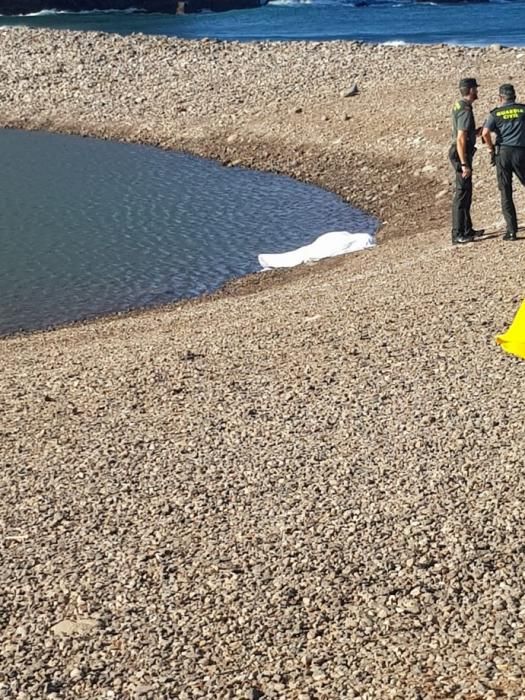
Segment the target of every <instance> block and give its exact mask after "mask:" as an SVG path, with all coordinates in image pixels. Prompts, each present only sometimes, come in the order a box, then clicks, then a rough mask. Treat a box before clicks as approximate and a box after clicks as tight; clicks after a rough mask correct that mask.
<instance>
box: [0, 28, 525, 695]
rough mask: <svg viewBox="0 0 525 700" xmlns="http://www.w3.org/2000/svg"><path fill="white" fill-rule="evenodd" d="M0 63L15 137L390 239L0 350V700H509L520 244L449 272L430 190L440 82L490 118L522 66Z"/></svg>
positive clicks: (441, 198)
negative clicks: (99, 154)
mask: <svg viewBox="0 0 525 700" xmlns="http://www.w3.org/2000/svg"><path fill="white" fill-rule="evenodd" d="M0 45H1V46H0V73H1V76H2V84H1V86H0V95H1V99H0V104H1V105H2V107H1V112H2V115H1V118H2V122H1V123H3V124H4V125H6V124H9V125H12V126H25V127H27V128H38V127H45V128H49V129H56V130H62V131H68V130H70V131H76V132H80V133H90V134H96V135H104V136H106V137H108V138H109V137H115V138H122V139H129V140H142V141H145V142H149V143H152V142H158V143H159V144H161V145H162V146H165V147H170V146H173V147H182V148H186V149H190V150H192V151H193V152H197V153H204V154H208V155H213V156H215V157H219V158H222V159H223V160H224V161H229V162H232V161H237V160H238V161H240V162H242V163H245V164H247V165H253V166H257V167H266V168H268V169H271V170H276V171H282V172H289V173H291V174H295V175H296V176H298V177H302V179H308V180H310V181H315V182H319V183H321V184H324V185H325V186H327V187H330V188H332V189H334V190H336V191H339V192H341V193H342V194H344V195H345V196H347V197H348V198H349V199H350V200H351V201H352V202H353V203H357V204H359V205H361V206H363V207H364V206H366V207H367V209H368V210H370V211H373V212H375V213H376V214H377V215H379V216H380V217H381V218H382V220H383V221H386V222H387V223H386V224H385V225H384V226H383V228H382V232H381V235H382V240H383V243H382V244H381V245H380V246H379V247H378V248H376V249H374V250H371V251H365V252H363V253H358V254H355V255H352V256H347V257H345V258H343V259H339V260H337V261H332V262H328V263H326V264H318V265H315V266H311V267H306V268H303V269H301V270H299V271H297V272H292V273H280V274H270V275H258V276H255V277H252V278H248V279H247V280H242V281H239V282H237V283H234V284H231V285H229V287H228V288H227V289H226V290H225V292H224V293H223V294H219V295H215V296H213V297H211V298H207V299H206V298H205V299H201V300H197V301H194V302H192V303H184V304H180V305H177V306H173V307H169V308H166V309H159V310H153V311H151V310H150V311H148V312H144V313H137V314H134V315H130V316H127V317H122V318H113V319H100V320H99V321H96V322H94V323H90V324H85V325H80V326H77V327H71V328H64V329H61V330H57V331H54V332H48V333H35V334H33V335H31V336H28V337H12V338H7V339H4V340H2V341H0V363H1V365H2V367H3V371H2V373H1V375H0V377H1V378H0V381H1V388H2V391H1V393H0V415H1V416H2V420H1V423H0V433H1V442H0V459H1V465H2V469H1V472H0V474H1V476H0V493H1V499H0V518H1V520H0V522H1V526H2V539H1V543H2V562H3V566H2V568H1V569H0V587H1V596H0V624H1V625H2V628H3V631H2V637H1V647H0V649H1V653H0V697H4V698H16V699H17V700H22V699H25V700H33V698H55V699H61V698H87V699H95V698H96V699H97V700H98V699H99V698H100V699H102V698H104V699H105V698H107V699H110V698H114V699H120V698H122V699H128V698H129V699H131V698H146V700H148V699H150V700H151V699H157V698H162V699H163V698H177V699H180V700H187V699H193V698H220V699H221V700H223V699H230V698H244V699H246V700H247V699H251V700H255V699H258V698H263V697H264V698H272V699H279V700H281V699H282V700H313V699H317V698H319V699H321V698H329V699H334V700H335V699H339V698H345V699H346V698H361V699H362V700H371V699H373V700H376V699H377V700H388V699H398V700H416V699H419V700H421V699H425V700H438V699H441V698H452V697H453V698H456V699H462V700H474V699H484V698H498V697H503V698H515V699H519V698H523V697H524V696H525V677H524V675H523V673H524V661H523V658H524V656H523V653H524V640H525V636H524V628H523V620H524V618H525V580H524V576H523V572H524V570H525V549H524V547H523V521H524V514H525V513H524V505H523V503H524V491H525V481H524V479H523V477H522V474H521V469H522V467H523V443H524V437H525V436H524V432H525V427H524V421H523V418H524V415H523V413H524V411H523V396H524V390H525V386H524V384H525V372H524V368H525V365H524V364H523V362H522V361H520V360H518V359H516V358H513V357H511V356H509V355H506V354H505V353H503V352H502V351H501V349H499V348H498V347H497V346H496V345H495V343H494V335H495V334H496V333H497V332H500V331H502V330H504V329H505V328H506V327H507V326H508V324H509V322H510V321H511V319H512V317H513V314H514V312H515V311H516V309H517V306H518V304H519V302H520V300H521V297H522V294H523V292H522V278H523V269H524V265H525V244H524V243H522V242H518V243H516V244H504V243H503V241H501V239H500V238H491V239H488V240H485V241H482V242H480V243H476V244H473V245H468V246H465V247H462V248H459V249H458V248H452V247H451V246H450V244H449V221H448V219H449V193H450V186H449V177H450V173H449V172H448V171H447V169H446V164H445V163H444V157H445V152H446V146H447V139H448V130H449V125H448V112H449V108H450V103H451V100H452V99H453V98H454V96H455V95H454V87H455V83H456V82H457V77H458V75H460V74H465V73H467V72H468V73H473V74H475V75H477V77H478V79H479V80H480V82H481V83H482V84H483V86H487V87H486V88H485V87H484V88H483V89H484V90H485V92H484V93H482V94H483V100H484V102H483V103H482V105H481V107H480V110H479V111H480V113H482V112H483V109H485V108H488V106H489V97H490V95H489V91H490V90H492V91H494V89H495V87H496V86H497V84H498V83H500V82H503V81H504V80H507V79H509V78H510V76H512V79H513V80H514V81H515V83H516V84H517V86H518V87H519V86H520V81H521V84H523V85H524V86H525V80H523V78H524V77H525V76H524V70H525V69H524V68H523V67H522V61H521V58H522V54H519V53H518V52H516V51H511V50H506V49H497V48H496V47H494V48H492V49H486V50H481V49H479V50H478V49H476V50H463V49H452V48H444V47H427V48H423V47H414V48H413V49H406V48H403V49H400V48H397V47H373V46H362V45H358V44H351V43H350V44H345V43H338V42H334V43H333V44H301V43H297V44H293V45H286V44H277V45H270V44H265V43H262V44H255V45H237V44H231V45H226V44H220V43H218V42H209V41H205V42H195V43H191V42H177V41H172V40H168V39H158V38H157V39H155V38H144V37H136V36H135V37H129V38H127V39H122V38H118V37H104V36H103V35H100V34H96V35H89V34H85V35H84V34H83V35H81V34H73V33H57V32H44V31H31V32H29V31H28V30H22V29H18V30H10V31H5V32H2V33H1V34H0ZM53 56H54V58H53ZM130 57H134V63H130ZM175 69H176V70H175ZM170 73H176V78H174V80H173V82H169V81H168V82H166V76H167V75H168V74H170ZM225 76H226V78H227V79H226V78H225ZM341 76H343V78H342V77H341ZM425 76H426V78H425ZM350 77H351V78H352V80H353V79H357V80H358V83H359V84H360V85H361V93H360V94H359V95H358V96H356V97H352V98H343V97H341V96H340V94H339V93H340V91H341V90H343V89H344V88H345V86H346V87H348V83H351V82H352V80H350V79H349V78H350ZM347 79H348V80H347ZM155 85H156V86H157V92H153V88H154V86H155ZM414 86H416V87H417V92H414ZM451 86H452V87H451ZM146 87H147V90H146ZM62 95H63V98H61V96H62ZM480 101H481V100H480ZM299 109H301V110H302V111H297V110H299ZM97 110H98V111H97ZM345 115H346V117H348V118H346V117H345ZM487 161H488V158H487V156H486V155H485V154H483V155H481V156H480V157H479V163H480V165H479V168H478V171H479V173H478V190H477V198H476V202H475V205H474V212H475V214H476V215H477V216H476V218H475V223H476V224H477V225H478V226H479V225H481V224H487V225H488V226H489V227H490V228H491V230H494V231H496V230H498V227H500V225H501V221H500V215H499V205H498V201H497V199H496V189H495V185H494V182H493V172H491V171H490V168H489V166H488V163H487ZM522 197H523V195H522V193H520V199H519V200H518V201H519V202H520V205H521V206H522V210H523V199H522ZM367 203H368V205H367Z"/></svg>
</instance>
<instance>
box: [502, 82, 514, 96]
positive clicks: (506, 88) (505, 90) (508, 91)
mask: <svg viewBox="0 0 525 700" xmlns="http://www.w3.org/2000/svg"><path fill="white" fill-rule="evenodd" d="M499 94H500V95H501V96H502V97H506V98H507V99H509V100H513V99H514V98H515V97H516V90H514V85H512V84H511V83H503V85H500V86H499Z"/></svg>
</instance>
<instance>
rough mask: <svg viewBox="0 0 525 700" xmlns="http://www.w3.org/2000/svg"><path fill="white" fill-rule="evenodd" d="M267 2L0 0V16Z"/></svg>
mask: <svg viewBox="0 0 525 700" xmlns="http://www.w3.org/2000/svg"><path fill="white" fill-rule="evenodd" d="M266 1H267V0H0V15H27V14H29V13H34V12H42V11H43V10H61V11H66V12H81V11H84V12H85V11H88V10H128V9H132V8H134V9H137V10H142V11H143V12H164V13H170V14H173V13H183V12H200V11H201V10H212V11H214V12H221V11H224V10H234V9H242V8H250V7H260V6H261V5H264V4H265V2H266Z"/></svg>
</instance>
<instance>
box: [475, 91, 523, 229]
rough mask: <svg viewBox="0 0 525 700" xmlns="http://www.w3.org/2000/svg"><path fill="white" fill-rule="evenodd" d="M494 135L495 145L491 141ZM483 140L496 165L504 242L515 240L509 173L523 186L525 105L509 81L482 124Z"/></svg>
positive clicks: (514, 221)
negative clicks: (519, 100) (505, 225)
mask: <svg viewBox="0 0 525 700" xmlns="http://www.w3.org/2000/svg"><path fill="white" fill-rule="evenodd" d="M492 132H494V133H495V134H496V144H494V143H493V142H492ZM483 140H484V141H485V143H486V144H487V146H488V148H489V151H490V157H491V162H492V164H493V165H494V164H495V165H496V175H497V178H498V187H499V191H500V194H501V209H502V211H503V216H504V217H505V223H506V224H507V230H506V232H505V234H504V236H503V240H505V241H515V240H516V237H517V232H518V218H517V216H516V207H515V206H514V201H513V199H512V175H513V173H515V174H516V175H517V177H518V180H519V181H520V182H521V184H522V185H525V105H522V104H519V103H518V102H516V92H515V90H514V86H513V85H511V84H510V83H505V84H504V85H501V87H500V89H499V107H496V108H495V109H493V110H492V111H491V113H490V114H489V116H488V117H487V120H486V121H485V124H484V125H483Z"/></svg>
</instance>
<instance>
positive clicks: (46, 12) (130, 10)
mask: <svg viewBox="0 0 525 700" xmlns="http://www.w3.org/2000/svg"><path fill="white" fill-rule="evenodd" d="M135 12H142V13H143V12H144V10H141V9H140V8H139V7H128V8H127V9H125V10H78V11H75V12H74V11H73V10H71V11H70V10H40V12H28V13H27V14H26V15H2V14H1V13H0V17H49V16H55V15H110V14H115V13H118V14H121V15H131V14H133V13H135Z"/></svg>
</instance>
